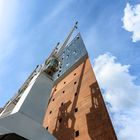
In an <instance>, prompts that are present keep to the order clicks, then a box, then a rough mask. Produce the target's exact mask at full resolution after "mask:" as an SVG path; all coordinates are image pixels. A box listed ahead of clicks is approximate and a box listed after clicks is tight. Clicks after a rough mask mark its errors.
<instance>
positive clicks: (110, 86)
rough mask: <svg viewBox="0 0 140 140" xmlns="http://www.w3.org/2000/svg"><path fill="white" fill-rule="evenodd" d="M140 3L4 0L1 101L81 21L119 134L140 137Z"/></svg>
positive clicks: (0, 8) (123, 139)
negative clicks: (138, 132) (76, 22)
mask: <svg viewBox="0 0 140 140" xmlns="http://www.w3.org/2000/svg"><path fill="white" fill-rule="evenodd" d="M139 4H140V1H139V0H129V1H128V0H116V1H112V0H106V1H104V0H92V1H91V0H79V1H76V0H67V1H66V0H65V1H64V0H61V1H58V0H48V1H47V0H46V1H45V0H38V1H37V0H30V1H29V0H22V1H21V0H0V65H1V69H0V106H2V105H4V104H5V103H6V102H7V101H8V99H9V98H11V97H12V96H13V95H14V94H15V93H16V91H17V90H18V89H19V88H20V86H21V85H22V83H23V82H24V81H25V80H26V78H27V77H28V75H29V74H30V73H31V72H32V70H33V69H34V68H35V67H36V65H37V64H41V63H42V62H43V61H44V59H46V58H47V56H48V55H49V53H50V52H51V50H52V49H53V48H54V46H55V45H56V43H57V42H59V41H60V42H63V40H64V39H65V37H66V35H67V34H68V32H69V30H70V29H71V27H72V26H73V23H74V22H75V21H79V31H80V32H81V34H82V37H83V40H84V42H85V45H86V47H87V49H88V52H89V56H90V60H91V62H92V64H93V67H94V69H95V73H96V76H97V79H98V82H99V84H100V86H101V88H102V89H103V90H104V98H105V101H106V102H109V103H110V105H111V106H110V107H108V109H109V112H110V114H111V118H112V121H113V124H114V126H115V129H116V131H117V136H118V138H119V139H120V140H129V139H131V140H132V139H133V140H139V139H140V138H139V137H138V136H136V135H135V134H137V131H138V130H139V128H140V119H139V118H138V117H136V116H138V115H140V111H139V109H138V108H139V107H140V104H139V102H140V71H139V69H140V57H139V56H140V6H139ZM113 68H114V69H113ZM134 119H135V122H133V120H134ZM124 122H125V123H124ZM132 128H133V129H132ZM131 129H132V130H133V133H132V132H131ZM134 130H135V131H134Z"/></svg>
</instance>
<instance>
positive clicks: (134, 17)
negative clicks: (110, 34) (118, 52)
mask: <svg viewBox="0 0 140 140" xmlns="http://www.w3.org/2000/svg"><path fill="white" fill-rule="evenodd" d="M122 21H123V27H124V29H125V30H127V31H129V32H132V33H133V35H132V40H133V42H136V41H140V4H137V5H134V6H133V5H130V4H129V3H127V5H126V7H125V9H124V17H123V18H122Z"/></svg>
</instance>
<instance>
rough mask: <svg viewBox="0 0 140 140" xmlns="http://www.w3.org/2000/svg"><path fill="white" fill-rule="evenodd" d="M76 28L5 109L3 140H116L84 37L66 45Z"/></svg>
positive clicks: (1, 124)
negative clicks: (14, 139)
mask: <svg viewBox="0 0 140 140" xmlns="http://www.w3.org/2000/svg"><path fill="white" fill-rule="evenodd" d="M76 28H77V23H76V25H74V27H73V29H72V31H71V32H70V33H69V35H68V37H67V38H66V40H65V41H64V43H63V44H62V45H61V46H60V45H59V44H58V45H57V46H56V47H55V49H54V50H53V52H52V54H51V55H50V56H49V58H48V59H47V60H46V61H45V62H44V64H43V65H40V66H39V67H37V68H36V69H35V71H33V73H32V74H31V75H30V76H29V78H28V79H27V81H25V83H24V84H23V86H22V87H21V88H20V90H19V91H18V93H17V94H16V95H15V97H14V98H13V99H11V100H10V101H9V102H8V103H7V104H6V105H5V107H4V109H3V111H2V112H1V114H0V134H1V137H0V139H3V140H7V139H8V140H9V139H12V138H13V137H14V138H16V139H19V140H20V139H30V140H45V139H46V140H55V139H57V140H117V137H116V134H115V131H114V129H113V125H112V123H111V120H110V117H109V114H108V111H107V109H106V106H105V103H104V100H103V97H102V94H101V91H100V88H99V86H98V83H97V80H96V77H95V74H94V72H93V69H92V66H91V63H90V60H89V57H88V53H87V51H86V48H85V45H84V43H83V40H82V37H81V35H80V33H78V34H77V35H76V36H75V38H74V39H73V40H72V41H71V42H70V43H68V41H69V39H70V37H71V35H72V33H73V31H74V30H75V29H76ZM16 123H17V125H14V124H16ZM8 137H9V138H8ZM6 138H7V139H6Z"/></svg>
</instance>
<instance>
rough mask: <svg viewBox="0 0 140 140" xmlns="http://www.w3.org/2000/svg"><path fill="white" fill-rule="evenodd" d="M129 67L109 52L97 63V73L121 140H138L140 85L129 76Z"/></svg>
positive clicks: (101, 56) (95, 62) (98, 59)
mask: <svg viewBox="0 0 140 140" xmlns="http://www.w3.org/2000/svg"><path fill="white" fill-rule="evenodd" d="M129 68H130V66H129V65H122V64H121V63H119V62H117V61H116V57H114V56H112V55H111V54H109V53H106V54H103V55H100V56H99V57H97V58H96V59H95V60H94V71H95V74H96V76H97V80H98V82H99V85H100V86H101V88H102V89H104V99H105V101H107V102H109V103H110V105H111V106H110V108H109V109H110V111H111V113H113V114H114V115H113V122H114V125H115V128H116V130H117V134H118V138H119V140H132V139H133V140H139V136H138V135H137V132H138V130H139V129H140V119H139V118H138V116H139V115H140V110H139V107H140V103H139V102H140V86H137V85H135V83H134V79H135V77H134V76H132V75H131V74H130V73H129ZM134 120H135V121H134Z"/></svg>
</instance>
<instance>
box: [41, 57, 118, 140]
mask: <svg viewBox="0 0 140 140" xmlns="http://www.w3.org/2000/svg"><path fill="white" fill-rule="evenodd" d="M43 126H44V127H46V128H47V129H48V131H49V132H50V133H52V134H53V135H54V136H55V137H56V138H57V139H58V140H117V138H116V135H115V132H114V129H113V126H112V123H111V121H110V118H109V115H108V113H107V110H106V107H105V104H104V101H103V98H102V95H101V92H100V89H99V86H98V83H97V81H96V78H95V75H94V72H93V69H92V66H91V64H90V61H89V59H86V60H85V61H84V62H83V63H82V64H80V65H79V66H78V67H77V68H76V69H75V70H73V71H72V72H71V73H69V74H68V75H67V76H66V77H65V78H63V79H62V80H61V81H60V82H59V83H57V84H56V85H55V86H54V88H53V90H52V94H51V98H50V102H49V105H48V109H47V111H46V116H45V118H44V123H43Z"/></svg>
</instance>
